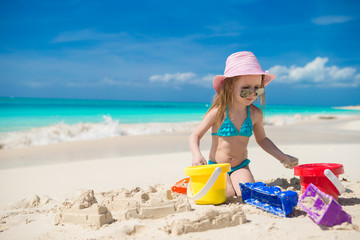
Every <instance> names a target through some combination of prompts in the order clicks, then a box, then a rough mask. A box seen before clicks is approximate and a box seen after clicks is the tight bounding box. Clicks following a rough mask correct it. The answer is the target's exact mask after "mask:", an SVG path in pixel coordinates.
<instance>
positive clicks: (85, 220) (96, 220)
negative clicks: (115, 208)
mask: <svg viewBox="0 0 360 240" xmlns="http://www.w3.org/2000/svg"><path fill="white" fill-rule="evenodd" d="M113 221H114V219H113V217H112V215H111V213H110V212H109V211H108V209H107V208H106V207H105V206H102V205H99V204H98V203H97V200H96V198H95V196H94V191H92V190H89V191H86V192H84V193H82V194H81V195H80V197H79V198H78V199H77V200H76V201H75V202H73V203H70V202H68V201H65V202H64V203H63V204H62V206H61V208H60V211H59V212H58V214H56V216H55V220H54V224H55V225H58V224H60V223H74V224H81V225H87V226H93V227H101V226H102V225H104V224H109V223H112V222H113Z"/></svg>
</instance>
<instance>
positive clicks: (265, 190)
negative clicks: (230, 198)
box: [239, 182, 298, 217]
mask: <svg viewBox="0 0 360 240" xmlns="http://www.w3.org/2000/svg"><path fill="white" fill-rule="evenodd" d="M239 185H240V190H241V196H242V200H243V202H245V203H247V204H250V205H254V206H255V207H258V208H260V209H262V210H265V211H267V212H270V213H273V214H275V215H278V216H280V217H286V216H287V215H288V214H289V213H291V212H292V211H293V208H294V207H295V206H296V204H297V202H298V195H297V193H296V192H294V191H290V190H289V191H281V189H280V188H279V187H267V186H266V184H265V183H263V182H256V183H251V182H248V183H239Z"/></svg>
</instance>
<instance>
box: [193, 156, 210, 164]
mask: <svg viewBox="0 0 360 240" xmlns="http://www.w3.org/2000/svg"><path fill="white" fill-rule="evenodd" d="M192 165H193V166H200V165H207V161H206V160H205V158H204V157H203V156H199V157H194V158H193V160H192Z"/></svg>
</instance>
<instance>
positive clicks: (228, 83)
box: [205, 75, 265, 122]
mask: <svg viewBox="0 0 360 240" xmlns="http://www.w3.org/2000/svg"><path fill="white" fill-rule="evenodd" d="M264 78H265V77H264V75H262V78H261V84H260V88H264ZM239 79H240V78H239V76H235V77H229V78H226V79H225V80H224V82H223V83H222V84H221V86H220V90H219V93H217V94H215V96H214V100H213V103H212V105H211V107H210V109H209V110H208V111H207V112H206V114H205V116H206V115H207V114H208V113H209V112H210V111H211V110H213V109H217V113H216V120H217V121H219V122H222V121H223V120H224V118H225V112H226V108H231V107H232V105H233V104H234V97H233V93H234V86H235V83H236V81H237V80H239ZM259 98H260V108H261V110H263V109H264V108H265V92H264V94H262V95H261V96H260V97H259ZM256 101H257V100H256Z"/></svg>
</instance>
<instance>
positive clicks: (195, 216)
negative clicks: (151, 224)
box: [164, 205, 246, 235]
mask: <svg viewBox="0 0 360 240" xmlns="http://www.w3.org/2000/svg"><path fill="white" fill-rule="evenodd" d="M245 222H246V217H245V214H244V212H243V210H242V208H241V206H240V205H229V206H228V207H225V208H221V207H219V206H217V207H212V208H210V209H209V208H206V210H205V211H197V212H193V213H191V214H188V215H187V216H186V218H179V219H175V220H171V221H170V222H168V223H167V225H166V226H165V227H164V231H165V232H167V233H168V234H170V235H181V234H185V233H190V232H202V231H207V230H210V229H220V228H225V227H232V226H236V225H239V224H243V223H245Z"/></svg>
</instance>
